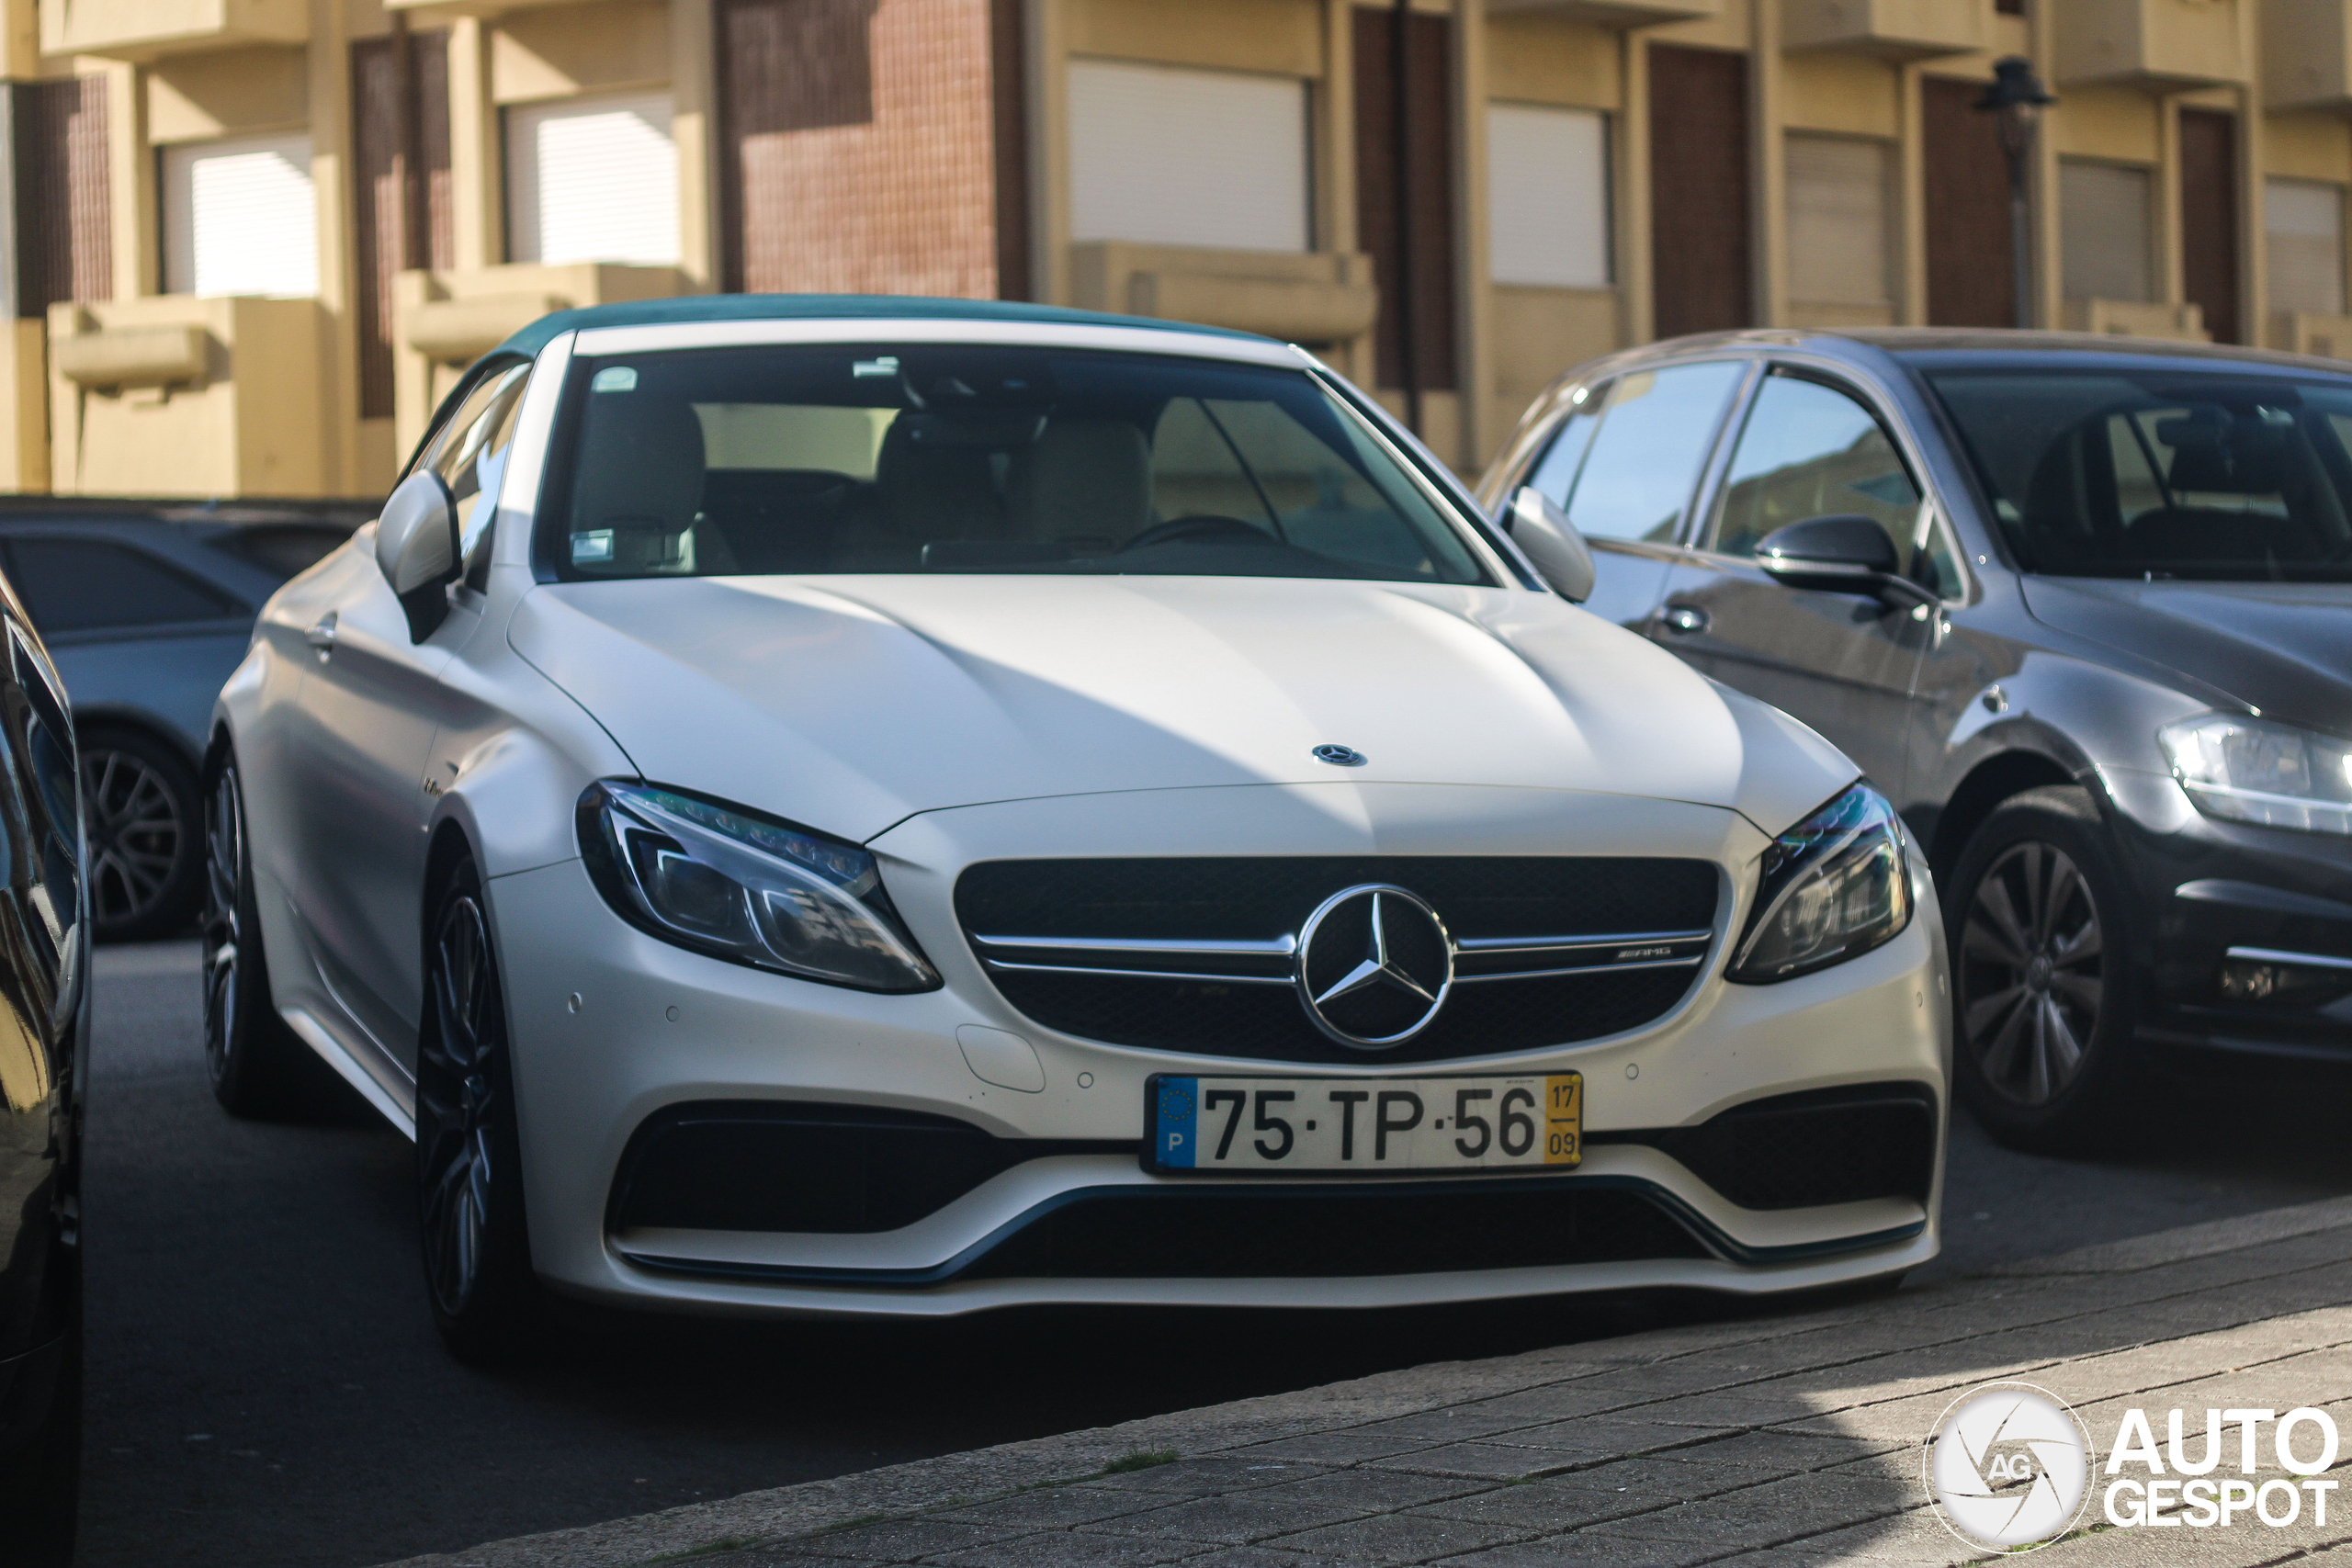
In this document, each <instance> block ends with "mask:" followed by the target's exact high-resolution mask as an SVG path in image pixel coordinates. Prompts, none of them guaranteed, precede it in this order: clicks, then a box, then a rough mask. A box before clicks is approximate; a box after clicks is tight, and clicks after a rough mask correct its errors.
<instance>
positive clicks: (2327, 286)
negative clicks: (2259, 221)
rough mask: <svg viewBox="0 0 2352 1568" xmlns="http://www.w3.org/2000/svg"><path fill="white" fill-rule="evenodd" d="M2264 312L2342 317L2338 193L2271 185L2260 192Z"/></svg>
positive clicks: (2309, 184)
mask: <svg viewBox="0 0 2352 1568" xmlns="http://www.w3.org/2000/svg"><path fill="white" fill-rule="evenodd" d="M2262 216H2263V227H2264V228H2265V229H2266V230H2267V231H2268V238H2269V253H2270V308H2271V309H2272V310H2308V311H2310V312H2311V313H2312V314H2313V315H2319V316H2340V315H2342V314H2344V187H2343V186H2332V185H2322V184H2319V183H2318V182H2316V181H2313V180H2272V181H2270V182H2269V183H2268V184H2267V186H2264V187H2263V202H2262Z"/></svg>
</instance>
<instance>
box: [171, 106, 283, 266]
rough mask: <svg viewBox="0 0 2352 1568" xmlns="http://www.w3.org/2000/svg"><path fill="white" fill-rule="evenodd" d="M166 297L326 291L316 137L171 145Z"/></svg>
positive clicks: (194, 142) (269, 138) (281, 137)
mask: <svg viewBox="0 0 2352 1568" xmlns="http://www.w3.org/2000/svg"><path fill="white" fill-rule="evenodd" d="M162 174H163V186H164V192H163V196H164V292H165V293H167V294H206V295H217V294H275V295H284V296H294V297H300V296H304V295H311V294H316V293H317V292H318V291H319V201H318V193H317V189H316V187H315V186H312V184H311V139H310V138H309V137H308V136H300V135H296V136H250V137H240V138H238V139H237V140H235V141H188V142H176V143H174V144H172V145H169V146H166V147H165V148H164V156H163V170H162Z"/></svg>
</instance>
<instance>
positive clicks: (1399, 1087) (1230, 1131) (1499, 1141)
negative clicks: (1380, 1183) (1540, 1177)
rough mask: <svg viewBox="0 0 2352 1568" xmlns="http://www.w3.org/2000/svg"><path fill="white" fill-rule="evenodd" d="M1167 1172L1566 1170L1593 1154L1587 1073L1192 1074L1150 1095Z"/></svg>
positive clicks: (1159, 1080)
mask: <svg viewBox="0 0 2352 1568" xmlns="http://www.w3.org/2000/svg"><path fill="white" fill-rule="evenodd" d="M1145 1093H1146V1096H1147V1099H1146V1101H1145V1103H1146V1107H1147V1111H1148V1117H1147V1122H1148V1127H1149V1131H1150V1142H1149V1144H1148V1145H1147V1150H1148V1152H1147V1154H1146V1156H1145V1159H1146V1163H1147V1164H1148V1166H1149V1167H1150V1168H1152V1169H1154V1170H1157V1171H1166V1172H1193V1173H1198V1172H1201V1171H1209V1170H1216V1171H1233V1172H1238V1173H1240V1174H1242V1175H1247V1176H1269V1175H1276V1174H1288V1173H1290V1172H1293V1171H1297V1172H1301V1173H1323V1172H1329V1171H1347V1172H1386V1171H1407V1170H1495V1169H1509V1170H1526V1169H1539V1170H1540V1169H1544V1168H1552V1169H1559V1168H1565V1167H1570V1166H1574V1165H1576V1164H1577V1162H1578V1161H1579V1160H1581V1159H1582V1158H1583V1157H1584V1075H1583V1074H1581V1073H1546V1074H1530V1075H1519V1076H1514V1077H1427V1078H1307V1077H1301V1078H1293V1077H1177V1076H1176V1075H1174V1074H1169V1073H1162V1074H1158V1075H1155V1076H1154V1077H1152V1079H1151V1080H1150V1083H1149V1086H1148V1089H1146V1091H1145Z"/></svg>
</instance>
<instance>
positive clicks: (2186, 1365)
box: [399, 1199, 2352, 1568]
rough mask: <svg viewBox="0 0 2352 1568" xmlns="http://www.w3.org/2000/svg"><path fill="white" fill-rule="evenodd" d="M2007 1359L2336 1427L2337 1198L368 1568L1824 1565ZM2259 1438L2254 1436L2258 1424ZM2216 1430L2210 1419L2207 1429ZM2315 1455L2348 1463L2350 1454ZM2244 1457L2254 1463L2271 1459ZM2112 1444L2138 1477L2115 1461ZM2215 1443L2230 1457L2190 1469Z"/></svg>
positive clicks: (2101, 1390) (2110, 1540)
mask: <svg viewBox="0 0 2352 1568" xmlns="http://www.w3.org/2000/svg"><path fill="white" fill-rule="evenodd" d="M2012 1378H2013V1379H2021V1380H2025V1381H2029V1382H2033V1383H2036V1384H2038V1385H2040V1386H2041V1387H2043V1388H2046V1389H2048V1390H2050V1391H2051V1392H2052V1393H2055V1394H2057V1395H2058V1396H2059V1397H2060V1398H2061V1399H2063V1400H2064V1401H2066V1402H2067V1403H2068V1404H2072V1405H2073V1406H2074V1408H2075V1411H2076V1412H2077V1413H2078V1414H2079V1415H2080V1416H2082V1417H2083V1420H2084V1423H2085V1424H2086V1427H2088V1429H2089V1431H2090V1434H2091V1438H2092V1442H2093V1444H2094V1446H2095V1448H2097V1449H2098V1450H2101V1451H2102V1452H2103V1451H2104V1449H2105V1447H2106V1445H2107V1444H2108V1443H2109V1441H2110V1440H2111V1439H2112V1438H2113V1436H2114V1434H2115V1431H2116V1429H2117V1423H2118V1421H2119V1420H2120V1416H2121V1412H2122V1411H2123V1410H2124V1409H2125V1408H2127V1407H2131V1406H2138V1407H2141V1408H2143V1409H2147V1410H2149V1411H2151V1413H2152V1416H2153V1419H2154V1422H2155V1424H2156V1427H2157V1429H2158V1430H2157V1436H2158V1438H2159V1439H2160V1440H2161V1439H2162V1438H2163V1436H2164V1431H2163V1428H2164V1425H2165V1417H2164V1414H2163V1413H2164V1412H2165V1411H2169V1410H2170V1409H2172V1408H2174V1407H2176V1406H2177V1407H2179V1408H2181V1409H2183V1410H2186V1411H2188V1412H2190V1415H2189V1422H2190V1428H2191V1431H2192V1433H2194V1434H2196V1436H2194V1437H2192V1438H2191V1451H2192V1453H2193V1452H2194V1451H2195V1450H2196V1449H2198V1448H2199V1447H2201V1436H2202V1420H2203V1417H2202V1415H2201V1412H2202V1411H2204V1410H2205V1409H2206V1408H2207V1407H2208V1406H2214V1407H2222V1408H2230V1407H2253V1406H2264V1407H2268V1408H2271V1409H2274V1410H2278V1411H2285V1410H2289V1409H2291V1408H2294V1407H2297V1406H2301V1405H2313V1406H2317V1407H2320V1408H2322V1409H2324V1410H2327V1411H2328V1412H2329V1413H2330V1414H2331V1415H2332V1416H2334V1417H2335V1421H2336V1423H2337V1425H2338V1427H2340V1428H2342V1429H2343V1430H2344V1431H2345V1433H2346V1446H2347V1448H2352V1199H2334V1200H2329V1201H2324V1202H2320V1203H2313V1204H2308V1205H2304V1206H2302V1207H2300V1208H2293V1209H2283V1210H2275V1211H2272V1212H2270V1213H2265V1214H2258V1215H2253V1216H2249V1217H2247V1218H2244V1219H2236V1220H2224V1221H2218V1222H2215V1223H2212V1224H2202V1225H2195V1226H2190V1227H2188V1228H2186V1229H2182V1230H2177V1231H2170V1232H2165V1233H2164V1234H2162V1235H2154V1236H2146V1237H2141V1238H2137V1239H2135V1240H2131V1241H2127V1242H2120V1243H2113V1244H2109V1245H2107V1246H2102V1247H2089V1248H2086V1249H2084V1250H2082V1251H2079V1252H2074V1253H2068V1254H2065V1255H2063V1256H2061V1257H2057V1258H2043V1259H2038V1260H2034V1261H2031V1262H2028V1263H2022V1264H2015V1265H2010V1266H2008V1267H2007V1268H2004V1269H1998V1270H1995V1271H1992V1272H1989V1273H1986V1274H1983V1275H1978V1276H1974V1277H1972V1278H1970V1279H1966V1280H1955V1281H1949V1282H1943V1283H1939V1284H1934V1285H1929V1286H1926V1287H1922V1288H1918V1289H1913V1290H1905V1291H1903V1292H1899V1293H1897V1294H1895V1295H1893V1296H1888V1297H1883V1298H1881V1299H1878V1300H1874V1301H1868V1302H1859V1303H1849V1304H1845V1305H1840V1306H1835V1307H1830V1308H1826V1309H1818V1308H1817V1309H1815V1310H1809V1311H1794V1312H1783V1313H1779V1314H1759V1315H1753V1316H1744V1317H1740V1318H1736V1319H1734V1320H1732V1321H1725V1322H1716V1323H1710V1324H1705V1325H1695V1326H1685V1327H1676V1328H1669V1329H1664V1330H1659V1331H1656V1332H1651V1333H1645V1334H1637V1335H1632V1336H1627V1337H1622V1338H1617V1339H1609V1340H1601V1341H1596V1342H1589V1343H1583V1344H1577V1345H1571V1346H1566V1347H1562V1348H1558V1349H1555V1350H1545V1351H1534V1352H1530V1353H1526V1354H1522V1355H1516V1356H1507V1357H1499V1358H1496V1359H1490V1360H1483V1361H1467V1362H1451V1363H1442V1364H1437V1365H1431V1366H1426V1367H1418V1368H1414V1369H1411V1370H1409V1371H1398V1372H1387V1373H1382V1374H1379V1375H1376V1376H1373V1377H1367V1378H1362V1379H1358V1380H1355V1381H1353V1382H1343V1383H1336V1384H1332V1385H1330V1386H1329V1387H1325V1388H1318V1389H1309V1390H1304V1391H1301V1392H1299V1393H1289V1394H1280V1395H1273V1396H1269V1397H1265V1398H1260V1399H1250V1400H1242V1401H1238V1402H1236V1403H1234V1404H1225V1405H1218V1406H1214V1407H1211V1408H1206V1409H1201V1410H1192V1411H1185V1412H1182V1413H1180V1414H1176V1415H1170V1416H1154V1417H1151V1418H1148V1419H1146V1420H1141V1421H1134V1422H1129V1423H1126V1424H1125V1425H1123V1426H1118V1427H1103V1428H1099V1429H1096V1430H1092V1431H1087V1432H1079V1433H1072V1434H1068V1435H1066V1436H1063V1437H1059V1438H1045V1439H1039V1440H1036V1441H1032V1442H1024V1443H1013V1444H1008V1445H1005V1446H1003V1447H1001V1448H996V1449H989V1450H978V1451H976V1452H972V1453H965V1454H953V1455H948V1456H945V1457H944V1458H941V1459H936V1460H927V1461H918V1462H916V1463H912V1464H905V1465H898V1466H894V1467H891V1468H890V1469H887V1470H878V1471H871V1472H865V1473H864V1474H861V1475H853V1476H844V1477H842V1478H840V1479H838V1480H834V1481H826V1482H815V1483H809V1484H805V1485H800V1486H789V1487H783V1488H779V1489H777V1490H775V1491H771V1492H759V1493H751V1494H747V1495H743V1496H741V1497H735V1498H730V1499H728V1500H726V1501H723V1502H718V1503H712V1504H700V1505H695V1506H690V1507H684V1508H676V1509H671V1510H669V1511H667V1512H665V1513H661V1514H653V1515H647V1516H644V1517H639V1518H634V1519H623V1520H619V1521H617V1522H616V1523H613V1524H608V1525H601V1526H595V1527H592V1528H589V1529H575V1530H563V1531H557V1532H554V1533H552V1534H548V1535H543V1536H532V1537H527V1538H524V1539H521V1540H510V1541H503V1542H496V1543H492V1544H491V1545H487V1546H482V1547H478V1548H475V1549H472V1550H470V1551H461V1552H456V1553H450V1554H446V1555H441V1556H434V1557H424V1558H414V1559H411V1560H409V1562H406V1563H404V1564H401V1565H399V1568H541V1565H548V1564H563V1565H564V1568H638V1565H640V1564H650V1563H653V1562H676V1561H679V1560H680V1559H681V1558H691V1559H693V1560H694V1561H695V1562H697V1563H698V1564H699V1563H708V1564H710V1565H711V1568H787V1565H789V1568H848V1565H850V1564H857V1563H869V1564H880V1563H890V1564H899V1563H913V1562H925V1563H941V1564H953V1565H956V1568H1052V1565H1057V1564H1097V1563H1100V1564H1116V1565H1129V1564H1133V1565H1136V1568H1146V1565H1150V1564H1158V1563H1169V1562H1182V1563H1183V1564H1185V1565H1186V1568H1331V1565H1337V1564H1348V1565H1351V1568H1352V1565H1361V1564H1388V1563H1408V1562H1409V1563H1423V1562H1436V1563H1443V1564H1447V1565H1448V1568H1537V1565H1547V1564H1564V1565H1565V1564H1583V1563H1592V1564H1608V1565H1611V1568H1684V1565H1688V1564H1698V1563H1713V1562H1727V1563H1737V1564H1740V1565H1742V1568H1826V1565H1827V1564H1830V1563H1838V1562H1853V1563H1888V1564H1916V1565H1920V1568H1929V1565H1940V1564H1948V1563H1957V1562H1972V1561H1976V1560H1978V1559H1981V1558H1985V1557H1988V1556H1990V1555H1993V1554H1991V1553H1986V1552H1981V1551H1973V1549H1971V1548H1969V1547H1968V1546H1966V1545H1965V1544H1964V1543H1963V1542H1962V1541H1961V1540H1959V1539H1958V1538H1956V1537H1954V1536H1953V1535H1951V1533H1950V1532H1949V1531H1947V1530H1946V1529H1944V1528H1943V1527H1942V1526H1941V1525H1940V1524H1939V1522H1938V1520H1937V1518H1936V1517H1935V1516H1934V1514H1933V1513H1932V1512H1931V1511H1930V1510H1929V1508H1928V1503H1927V1498H1926V1495H1925V1493H1924V1491H1923V1489H1922V1486H1921V1482H1920V1457H1921V1456H1920V1447H1921V1443H1922V1440H1923V1439H1924V1438H1925V1437H1926V1436H1927V1434H1928V1429H1929V1428H1930V1427H1932V1426H1933V1425H1934V1423H1935V1421H1936V1420H1937V1418H1938V1416H1939V1415H1940V1414H1941V1413H1942V1412H1943V1410H1944V1409H1945V1408H1946V1406H1948V1405H1949V1404H1951V1401H1952V1400H1953V1399H1954V1398H1955V1397H1956V1396H1957V1395H1958V1394H1959V1393H1962V1391H1964V1390H1966V1389H1968V1388H1970V1387H1972V1386H1973V1385H1974V1384H1977V1383H1981V1382H1987V1381H1991V1380H1996V1379H2012ZM2263 1447H2264V1449H2265V1450H2267V1449H2268V1447H2269V1445H2268V1443H2267V1440H2266V1442H2265V1443H2264V1445H2263ZM2235 1450H2236V1445H2235V1444H2234V1442H2233V1443H2231V1444H2230V1445H2229V1447H2228V1452H2229V1453H2230V1454H2231V1455H2232V1457H2233V1458H2234V1455H2235ZM2344 1457H2345V1464H2344V1466H2343V1467H2342V1468H2339V1469H2338V1470H2337V1471H2336V1472H2334V1473H2335V1475H2336V1476H2338V1477H2339V1478H2341V1479H2345V1480H2347V1481H2352V1453H2347V1454H2346V1456H2344ZM2264 1458H2265V1461H2266V1463H2268V1464H2269V1465H2270V1467H2271V1468H2270V1472H2269V1474H2268V1475H2267V1476H2266V1475H2257V1476H2256V1477H2255V1478H2254V1479H2255V1480H2256V1483H2260V1482H2261V1481H2263V1480H2266V1479H2279V1478H2286V1479H2291V1478H2290V1477H2287V1475H2286V1472H2284V1471H2281V1470H2278V1469H2277V1468H2276V1464H2275V1461H2271V1460H2270V1459H2269V1456H2268V1454H2267V1451H2266V1453H2265V1455H2264ZM2132 1473H2140V1472H2132ZM2233 1473H2234V1469H2233V1466H2231V1465H2225V1466H2224V1467H2223V1469H2222V1470H2221V1471H2219V1472H2216V1476H2217V1478H2218V1477H2220V1476H2226V1475H2231V1474H2233ZM2103 1479H2104V1478H2103V1477H2101V1476H2099V1475H2098V1474H2096V1473H2095V1474H2094V1476H2093V1493H2092V1497H2093V1501H2092V1503H2091V1506H2090V1507H2089V1508H2088V1509H2087V1510H2086V1513H2085V1515H2084V1517H2083V1520H2082V1524H2083V1527H2084V1528H2083V1529H2081V1530H2079V1531H2078V1532H2077V1533H2076V1534H2075V1535H2074V1536H2072V1537H2070V1538H2069V1539H2067V1540H2063V1541H2061V1542H2059V1543H2058V1544H2056V1545H2054V1546H2052V1547H2050V1548H2047V1549H2045V1550H2044V1551H2041V1553H2038V1554H2037V1555H2036V1557H2035V1558H2034V1562H2036V1564H2037V1568H2077V1565H2080V1568H2100V1565H2106V1564H2116V1565H2119V1568H2120V1565H2123V1564H2134V1565H2136V1564H2143V1563H2160V1564H2172V1563H2179V1564H2185V1565H2195V1568H2256V1565H2258V1564H2267V1563H2272V1562H2288V1561H2298V1562H2323V1563H2324V1564H2325V1568H2352V1485H2346V1486H2345V1487H2344V1488H2342V1489H2341V1490H2340V1491H2339V1492H2338V1493H2337V1494H2336V1495H2335V1507H2334V1508H2333V1509H2331V1511H2330V1512H2329V1515H2328V1519H2327V1523H2326V1524H2325V1525H2324V1526H2317V1525H2314V1524H2313V1523H2312V1518H2311V1513H2310V1511H2309V1510H2308V1509H2305V1510H2304V1511H2303V1513H2302V1515H2301V1518H2300V1520H2299V1522H2298V1523H2297V1524H2295V1525H2293V1526H2290V1527H2287V1528H2283V1529H2272V1528H2268V1527H2266V1526H2264V1525H2262V1524H2260V1523H2258V1522H2256V1521H2255V1520H2254V1519H2253V1518H2252V1517H2250V1516H2241V1517H2239V1518H2238V1519H2237V1520H2236V1522H2235V1523H2234V1524H2233V1525H2232V1526H2231V1527H2229V1528H2226V1529H2222V1528H2213V1529H2187V1528H2184V1529H2160V1530H2155V1529H2114V1528H2111V1527H2108V1526H2106V1525H2105V1524H2104V1522H2103V1519H2102V1516H2101V1514H2100V1510H2099V1506H2098V1495H2099V1486H2100V1483H2101V1482H2102V1481H2103Z"/></svg>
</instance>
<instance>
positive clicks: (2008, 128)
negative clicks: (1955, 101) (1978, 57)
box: [1975, 54, 2058, 327]
mask: <svg viewBox="0 0 2352 1568" xmlns="http://www.w3.org/2000/svg"><path fill="white" fill-rule="evenodd" d="M2057 101H2058V100H2057V99H2056V98H2053V97H2052V96H2050V90H2049V89H2048V88H2046V87H2044V86H2043V85H2041V77H2039V76H2036V75H2035V74H2034V73H2033V62H2032V61H2030V60H2028V59H2027V58H2026V57H2025V56H2024V55H2022V54H2011V55H2006V56H2004V57H2002V58H2001V59H1999V60H1996V61H1995V62H1993V82H1992V85H1990V86H1988V87H1986V88H1985V96H1983V97H1981V98H1979V99H1977V100H1976V106H1975V107H1978V108H1980V109H1983V110H1985V112H1987V113H1988V114H1991V115H1993V116H1994V117H1995V120H1994V123H1995V124H1996V126H1997V127H1998V128H1999V130H2000V133H2001V152H2003V153H2004V154H2005V155H2006V156H2007V158H2008V161H2009V265H2010V267H2011V269H2012V272H2013V275H2014V278H2015V287H2016V290H2017V324H2018V326H2020V327H2030V326H2031V325H2033V248H2032V246H2031V245H2030V243H2028V238H2027V235H2028V223H2027V216H2028V214H2027V206H2026V158H2027V155H2028V154H2029V153H2030V152H2032V151H2033V138H2034V132H2035V131H2036V130H2039V129H2040V127H2041V111H2042V110H2043V109H2045V108H2047V107H2050V106H2051V105H2052V104H2054V103H2056V102H2057Z"/></svg>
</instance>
